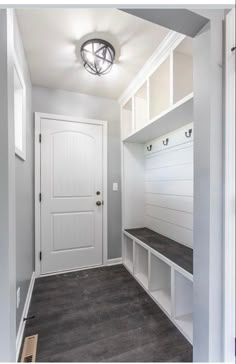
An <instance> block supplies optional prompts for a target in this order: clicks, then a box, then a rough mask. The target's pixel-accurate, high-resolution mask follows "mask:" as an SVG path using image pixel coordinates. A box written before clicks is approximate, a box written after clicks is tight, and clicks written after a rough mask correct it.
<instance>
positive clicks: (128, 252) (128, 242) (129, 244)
mask: <svg viewBox="0 0 236 364" xmlns="http://www.w3.org/2000/svg"><path fill="white" fill-rule="evenodd" d="M123 239H124V240H123V244H124V246H123V263H124V265H125V266H126V268H127V269H128V270H129V271H130V272H132V273H133V269H134V265H133V240H132V239H130V238H129V237H128V236H126V235H124V236H123Z"/></svg>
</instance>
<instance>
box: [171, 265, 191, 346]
mask: <svg viewBox="0 0 236 364" xmlns="http://www.w3.org/2000/svg"><path fill="white" fill-rule="evenodd" d="M174 302H175V308H174V310H175V313H174V319H175V321H176V323H177V325H178V326H179V327H180V329H182V331H183V333H184V334H185V335H186V336H187V337H188V338H189V340H190V341H192V338H193V282H192V281H191V280H189V279H188V278H186V277H185V276H183V275H182V274H180V273H179V272H177V271H175V297H174Z"/></svg>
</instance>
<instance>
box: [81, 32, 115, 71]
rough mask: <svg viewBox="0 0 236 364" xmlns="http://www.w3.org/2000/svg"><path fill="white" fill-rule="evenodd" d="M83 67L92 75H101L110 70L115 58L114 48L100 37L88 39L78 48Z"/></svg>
mask: <svg viewBox="0 0 236 364" xmlns="http://www.w3.org/2000/svg"><path fill="white" fill-rule="evenodd" d="M80 53H81V57H82V60H83V62H84V68H85V69H86V70H87V71H88V72H89V73H92V74H93V75H97V76H101V75H105V74H106V73H108V72H110V70H111V67H112V65H113V62H114V59H115V49H114V48H113V46H112V45H111V44H110V43H108V42H107V41H105V40H102V39H90V40H87V41H86V42H84V43H83V44H82V46H81V49H80Z"/></svg>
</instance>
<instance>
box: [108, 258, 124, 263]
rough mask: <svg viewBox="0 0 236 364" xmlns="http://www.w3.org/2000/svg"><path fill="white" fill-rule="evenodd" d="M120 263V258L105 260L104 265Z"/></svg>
mask: <svg viewBox="0 0 236 364" xmlns="http://www.w3.org/2000/svg"><path fill="white" fill-rule="evenodd" d="M121 263H122V258H121V257H120V258H114V259H107V262H106V265H116V264H121Z"/></svg>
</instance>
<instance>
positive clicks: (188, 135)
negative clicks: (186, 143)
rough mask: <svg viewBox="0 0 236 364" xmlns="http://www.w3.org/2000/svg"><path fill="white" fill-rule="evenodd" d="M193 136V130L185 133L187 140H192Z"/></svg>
mask: <svg viewBox="0 0 236 364" xmlns="http://www.w3.org/2000/svg"><path fill="white" fill-rule="evenodd" d="M191 135H192V129H188V132H187V131H186V132H185V136H186V138H190V137H191Z"/></svg>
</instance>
